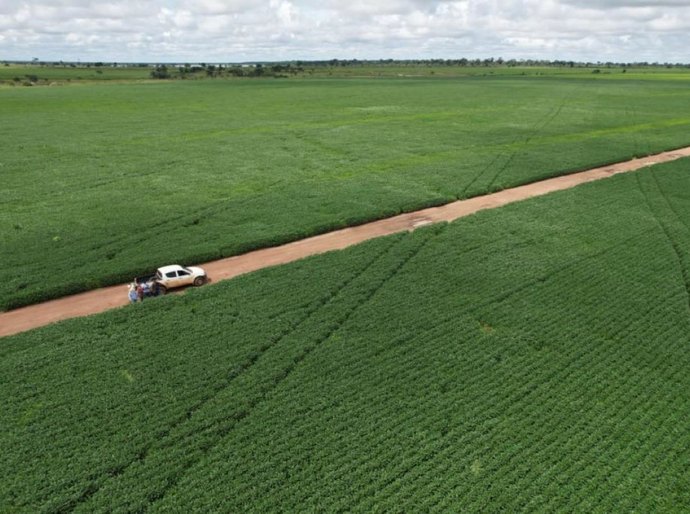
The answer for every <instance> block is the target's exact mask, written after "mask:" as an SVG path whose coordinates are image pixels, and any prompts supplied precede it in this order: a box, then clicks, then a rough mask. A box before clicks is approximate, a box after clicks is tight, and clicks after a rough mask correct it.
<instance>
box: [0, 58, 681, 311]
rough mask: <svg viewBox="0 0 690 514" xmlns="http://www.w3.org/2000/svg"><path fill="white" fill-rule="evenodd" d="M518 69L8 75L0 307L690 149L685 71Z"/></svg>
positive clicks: (0, 102) (1, 107)
mask: <svg viewBox="0 0 690 514" xmlns="http://www.w3.org/2000/svg"><path fill="white" fill-rule="evenodd" d="M111 71H113V70H111ZM475 71H476V70H475ZM518 71H519V70H507V71H505V73H512V74H513V75H510V74H507V75H504V76H496V77H491V76H470V77H461V78H427V79H422V78H382V79H375V78H369V79H344V78H333V79H289V80H276V79H262V80H253V79H250V80H218V81H216V80H208V81H174V82H159V83H140V84H137V83H127V84H119V83H117V84H110V83H107V81H105V80H104V81H103V82H102V83H97V84H80V85H78V86H67V87H33V88H22V87H15V88H11V87H6V88H4V89H0V111H1V112H2V119H3V123H2V125H0V139H1V140H2V141H3V152H2V156H0V176H2V182H3V187H2V189H0V204H1V205H2V208H1V209H0V262H1V263H2V266H3V280H2V281H0V309H4V310H6V309H9V308H13V307H17V306H20V305H24V304H28V303H33V302H37V301H40V300H44V299H48V298H52V297H56V296H61V295H65V294H68V293H72V292H77V291H83V290H86V289H90V288H93V287H97V286H99V285H106V284H113V283H118V282H122V281H125V280H129V279H131V277H132V276H133V275H135V274H138V273H141V272H144V271H148V270H150V269H152V268H155V267H156V266H159V265H163V264H168V263H172V262H179V263H182V264H192V263H195V262H203V261H205V260H210V259H213V258H218V257H222V256H228V255H234V254H238V253H241V252H244V251H247V250H249V249H253V248H257V247H262V246H268V245H274V244H277V243H281V242H286V241H290V240H294V239H297V238H300V237H304V236H307V235H312V234H315V233H319V232H324V231H327V230H330V229H334V228H338V227H343V226H346V225H351V224H354V223H359V222H363V221H366V220H371V219H375V218H380V217H384V216H389V215H392V214H396V213H399V212H401V211H409V210H413V209H416V208H420V207H424V206H429V205H436V204H440V203H444V202H448V201H451V200H454V199H457V198H463V197H468V196H474V195H478V194H482V193H486V192H488V191H493V190H498V189H501V188H505V187H509V186H514V185H517V184H521V183H525V182H531V181H535V180H538V179H542V178H545V177H548V176H553V175H558V174H562V173H566V172H569V171H573V170H580V169H584V168H587V167H590V166H594V165H599V164H604V163H609V162H612V161H618V160H625V159H629V158H631V157H633V156H639V155H644V154H649V153H653V152H657V151H661V150H667V149H671V148H674V147H680V146H685V145H687V144H690V136H689V135H688V134H689V133H690V132H689V130H690V87H688V85H689V84H690V74H688V73H687V72H684V71H674V72H669V71H665V72H664V73H657V74H655V75H650V74H649V73H647V72H644V70H642V71H639V72H634V71H631V72H630V73H629V74H623V73H621V72H620V70H618V72H617V73H615V76H614V74H611V75H606V76H605V75H604V74H601V75H593V74H592V73H591V70H587V71H580V72H579V73H578V72H577V71H578V70H575V71H573V70H570V71H568V72H567V75H564V76H539V75H533V76H519V75H515V74H516V73H518ZM487 73H488V72H487ZM535 73H540V72H538V71H535ZM645 73H646V74H645Z"/></svg>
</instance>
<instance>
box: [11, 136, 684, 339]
mask: <svg viewBox="0 0 690 514" xmlns="http://www.w3.org/2000/svg"><path fill="white" fill-rule="evenodd" d="M682 157H690V147H685V148H679V149H677V150H671V151H668V152H663V153H659V154H656V155H651V156H648V157H642V158H639V159H633V160H629V161H623V162H619V163H616V164H610V165H607V166H601V167H598V168H593V169H590V170H587V171H582V172H577V173H571V174H569V175H562V176H559V177H555V178H550V179H547V180H542V181H539V182H533V183H531V184H526V185H523V186H518V187H515V188H511V189H504V190H503V191H499V192H497V193H491V194H488V195H484V196H477V197H474V198H469V199H467V200H460V201H455V202H452V203H449V204H446V205H442V206H439V207H432V208H427V209H422V210H420V211H415V212H409V213H406V214H400V215H398V216H393V217H391V218H385V219H381V220H378V221H374V222H370V223H365V224H362V225H358V226H354V227H348V228H345V229H340V230H336V231H333V232H327V233H325V234H321V235H318V236H313V237H309V238H306V239H302V240H299V241H295V242H292V243H288V244H285V245H281V246H276V247H273V248H264V249H261V250H255V251H252V252H249V253H246V254H243V255H238V256H235V257H228V258H225V259H221V260H218V261H213V262H209V263H206V264H201V266H203V267H204V268H205V269H206V271H207V273H208V276H209V277H210V278H211V279H212V280H213V281H216V282H217V281H220V280H227V279H230V278H234V277H237V276H239V275H243V274H245V273H251V272H253V271H257V270H260V269H263V268H267V267H272V266H278V265H281V264H287V263H289V262H293V261H296V260H299V259H302V258H304V257H308V256H310V255H316V254H319V253H324V252H328V251H332V250H342V249H343V248H347V247H348V246H352V245H355V244H359V243H362V242H364V241H368V240H369V239H374V238H377V237H381V236H386V235H390V234H396V233H399V232H405V231H412V230H415V229H416V228H418V227H421V226H424V225H429V224H431V223H439V222H450V221H454V220H456V219H458V218H461V217H464V216H469V215H470V214H474V213H476V212H478V211H481V210H485V209H494V208H496V207H501V206H503V205H507V204H510V203H513V202H518V201H521V200H526V199H528V198H533V197H536V196H541V195H545V194H548V193H551V192H554V191H561V190H564V189H569V188H571V187H574V186H577V185H579V184H584V183H586V182H592V181H594V180H600V179H603V178H606V177H610V176H612V175H615V174H618V173H626V172H629V171H634V170H638V169H640V168H643V167H646V166H651V165H653V164H659V163H663V162H670V161H674V160H677V159H680V158H682ZM127 303H128V300H127V287H126V284H121V285H119V286H112V287H107V288H102V289H96V290H93V291H88V292H86V293H80V294H77V295H72V296H67V297H64V298H59V299H57V300H51V301H49V302H44V303H40V304H35V305H30V306H27V307H22V308H20V309H16V310H12V311H7V312H2V313H0V337H2V336H9V335H13V334H17V333H19V332H24V331H26V330H30V329H32V328H38V327H41V326H44V325H48V324H50V323H55V322H57V321H61V320H64V319H69V318H75V317H81V316H88V315H91V314H96V313H99V312H103V311H106V310H110V309H114V308H116V307H121V306H124V305H126V304H127Z"/></svg>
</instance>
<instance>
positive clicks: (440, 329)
mask: <svg viewBox="0 0 690 514" xmlns="http://www.w3.org/2000/svg"><path fill="white" fill-rule="evenodd" d="M653 231H654V229H650V230H648V231H647V232H646V233H649V232H653ZM637 237H638V236H634V237H632V238H629V239H626V240H624V241H621V242H619V243H617V244H615V245H612V246H609V247H607V248H605V249H603V250H602V251H599V252H596V253H594V254H590V255H588V256H585V257H583V258H580V259H575V260H573V261H571V262H569V263H568V264H566V265H565V266H560V267H557V268H556V269H554V270H552V271H551V272H549V273H548V274H546V275H543V276H541V277H538V278H537V279H535V280H532V281H529V282H527V283H525V284H523V285H521V286H518V287H516V288H514V289H512V290H511V291H509V292H507V293H504V294H501V295H499V296H498V297H494V298H491V299H489V300H487V301H485V302H482V303H481V304H480V305H477V306H476V307H472V308H470V309H466V310H462V311H458V312H455V313H454V314H453V315H452V316H449V317H447V318H445V319H444V320H442V321H441V322H440V323H437V324H435V325H434V326H433V327H431V328H429V329H428V330H425V331H422V332H416V333H415V334H413V335H412V334H411V335H409V336H404V337H400V338H395V339H394V340H392V341H390V342H389V343H387V344H385V345H383V347H382V348H380V349H379V350H378V351H377V352H375V353H374V354H373V356H372V358H374V357H376V356H379V355H380V354H382V353H385V352H386V351H388V350H390V349H391V348H393V347H395V346H398V345H400V344H404V343H406V342H409V341H411V340H412V339H417V338H419V339H422V340H424V339H429V337H427V334H432V333H434V334H443V333H445V332H446V330H447V329H452V327H453V324H454V322H455V321H456V318H457V317H458V316H463V315H464V316H472V314H473V313H474V312H476V311H477V310H479V309H481V308H483V307H485V306H488V305H491V304H493V303H497V302H501V301H504V300H506V299H508V298H510V296H512V295H514V294H517V293H519V292H521V291H524V290H526V289H528V288H529V287H530V286H534V285H537V284H541V283H543V282H546V281H547V280H548V279H549V278H551V277H552V276H555V275H556V274H559V273H560V272H564V271H567V270H569V269H572V268H573V267H575V266H577V265H578V264H582V263H584V262H586V261H587V260H589V259H592V258H597V257H600V256H602V255H604V254H605V253H607V252H609V251H612V250H616V249H620V248H625V247H627V246H628V245H629V243H630V241H631V240H634V239H636V238H637ZM656 308H657V306H656V305H653V306H652V307H651V308H650V310H653V309H656ZM621 330H623V329H621ZM612 337H615V334H614V335H613V336H612ZM431 339H433V337H431ZM584 357H585V356H584V355H580V354H578V355H577V356H576V357H575V359H581V358H584ZM573 362H575V361H573ZM535 366H537V365H536V364H535ZM602 366H604V367H605V365H604V364H602ZM568 369H570V370H571V372H574V369H575V368H574V367H573V366H564V370H566V371H567V370H568ZM530 370H531V368H529V369H527V368H525V369H522V371H521V375H520V376H529V373H530ZM561 371H563V370H560V371H558V372H559V373H560V372H561ZM566 376H568V375H566ZM487 380H488V381H490V380H493V379H491V378H487ZM486 386H487V384H480V385H478V386H477V387H478V388H479V389H483V388H485V387H486ZM532 394H534V391H533V390H531V389H530V390H526V391H524V393H523V395H522V396H520V395H517V394H516V395H514V396H513V397H511V399H510V401H508V402H507V403H505V406H506V409H507V410H510V409H508V407H509V406H510V405H513V404H514V403H515V402H520V401H524V399H525V398H527V397H528V396H529V395H532ZM501 405H504V403H501ZM482 412H484V411H482ZM437 442H438V443H439V446H438V447H435V448H433V449H431V450H430V451H429V453H428V454H426V455H425V456H424V457H420V458H419V459H417V460H415V461H414V462H411V463H409V465H407V466H406V467H404V468H403V469H401V470H399V472H398V473H394V474H391V475H390V476H389V477H388V478H387V479H386V480H385V481H383V482H377V483H376V484H375V485H372V487H371V490H370V491H369V493H370V494H374V492H375V491H380V490H382V488H385V487H389V486H392V484H394V483H396V482H399V481H400V480H402V479H404V478H405V477H406V476H407V475H408V474H410V473H413V472H415V471H416V470H417V469H418V467H419V466H420V465H423V464H424V463H426V462H431V461H433V460H434V458H435V457H436V456H437V455H439V454H441V453H443V452H444V451H446V450H448V451H450V450H452V448H449V447H448V444H447V443H444V438H443V437H441V438H439V439H438V441H437ZM363 496H365V497H366V496H367V494H363Z"/></svg>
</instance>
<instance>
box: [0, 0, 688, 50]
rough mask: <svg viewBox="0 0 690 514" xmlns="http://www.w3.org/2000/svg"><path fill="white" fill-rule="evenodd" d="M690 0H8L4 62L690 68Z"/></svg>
mask: <svg viewBox="0 0 690 514" xmlns="http://www.w3.org/2000/svg"><path fill="white" fill-rule="evenodd" d="M687 34H690V0H688V1H685V0H661V1H652V0H453V1H444V0H184V1H183V0H123V1H115V0H36V1H33V0H3V1H2V3H0V59H29V58H31V57H33V56H39V57H40V58H41V59H46V60H59V59H62V60H77V59H82V60H87V59H94V60H104V61H116V60H117V61H192V60H193V61H205V62H214V61H223V62H227V61H243V60H279V59H330V58H358V59H367V58H373V59H376V58H389V57H390V58H457V57H491V56H494V57H499V56H501V57H504V58H545V59H567V60H570V59H573V60H589V61H597V60H617V61H637V60H648V61H660V62H666V61H673V62H675V61H690V55H688V54H687V50H686V49H687V48H688V47H690V45H689V44H688V43H690V41H689V39H690V37H689V36H688V35H687Z"/></svg>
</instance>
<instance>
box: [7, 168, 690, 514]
mask: <svg viewBox="0 0 690 514" xmlns="http://www.w3.org/2000/svg"><path fill="white" fill-rule="evenodd" d="M689 226H690V160H689V159H684V160H680V161H676V162H674V163H670V164H666V165H660V166H656V167H652V168H647V169H645V170H641V171H638V172H633V173H630V174H625V175H618V176H615V177H612V178H610V179H606V180H602V181H599V182H595V183H590V184H586V185H583V186H580V187H577V188H575V189H572V190H568V191H562V192H559V193H554V194H552V195H548V196H544V197H541V198H538V199H533V200H528V201H525V202H521V203H517V204H512V205H509V206H506V207H503V208H501V209H497V210H493V211H484V212H480V213H478V214H476V215H473V216H471V217H468V218H464V219H462V220H459V221H457V222H454V223H451V224H447V225H436V226H431V227H426V228H422V229H418V230H417V231H415V232H412V233H406V234H401V235H397V236H391V237H388V238H384V239H378V240H374V241H371V242H369V243H365V244H363V245H360V246H357V247H353V248H350V249H347V250H344V251H340V252H333V253H329V254H324V255H320V256H316V257H312V258H309V259H306V260H303V261H299V262H296V263H293V264H290V265H287V266H283V267H279V268H273V269H267V270H263V271H260V272H257V273H255V274H252V275H246V276H243V277H240V278H238V279H236V280H233V281H231V282H224V283H220V284H217V285H214V286H210V287H206V288H201V289H198V290H192V291H189V292H188V293H187V294H185V295H182V296H178V297H165V298H162V299H160V300H156V301H150V302H145V303H143V304H141V305H136V306H131V307H127V308H123V309H119V310H116V311H111V312H108V313H105V314H102V315H98V316H94V317H91V318H85V319H79V320H70V321H67V322H63V323H60V324H56V325H53V326H49V327H45V328H42V329H39V330H35V331H32V332H27V333H24V334H20V335H16V336H12V337H8V338H6V339H3V344H2V346H0V377H2V379H0V398H2V399H3V408H2V409H0V426H2V427H3V430H2V431H0V453H1V454H2V455H3V466H1V467H0V506H1V507H3V510H6V511H9V512H15V511H17V512H110V511H116V512H143V511H149V512H169V511H179V510H181V509H182V508H184V510H185V511H186V512H190V511H194V512H220V511H222V512H279V511H283V512H285V511H348V512H372V511H404V512H420V511H433V512H460V511H462V512H535V511H545V512H556V511H559V512H560V511H563V512H627V511H633V510H636V511H640V512H686V511H688V510H689V509H690V475H689V474H688V468H689V466H690V453H689V452H688V448H689V447H690V426H689V425H688V423H687V419H688V417H689V416H690V398H688V394H687V391H688V390H689V388H690V374H688V372H687V370H688V366H690V353H688V343H689V342H690V307H689V305H690V302H689V291H690V279H689V278H688V277H690V228H689Z"/></svg>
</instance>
